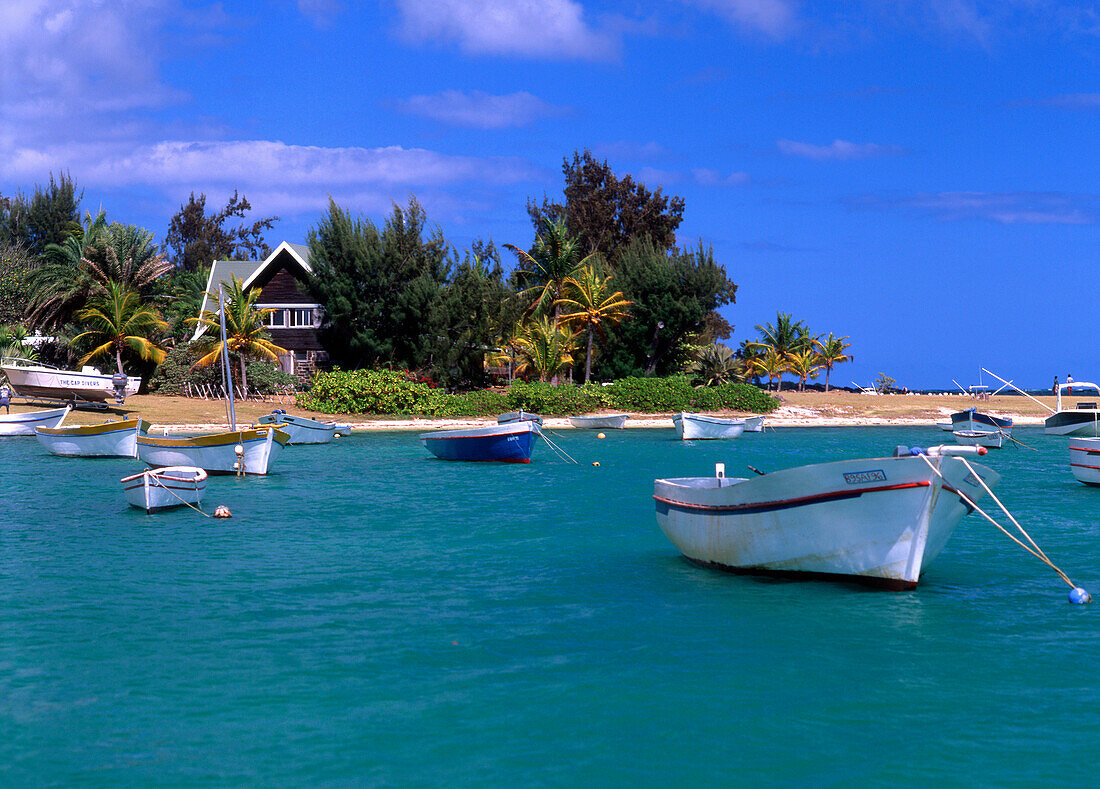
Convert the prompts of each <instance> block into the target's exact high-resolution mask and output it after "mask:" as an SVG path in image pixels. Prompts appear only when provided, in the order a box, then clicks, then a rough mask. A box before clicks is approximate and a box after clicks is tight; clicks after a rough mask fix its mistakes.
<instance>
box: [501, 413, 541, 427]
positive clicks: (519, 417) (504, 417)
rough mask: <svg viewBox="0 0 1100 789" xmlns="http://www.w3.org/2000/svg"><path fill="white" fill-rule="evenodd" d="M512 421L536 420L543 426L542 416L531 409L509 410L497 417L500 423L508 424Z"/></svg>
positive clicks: (536, 422) (537, 423) (535, 421)
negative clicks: (533, 412)
mask: <svg viewBox="0 0 1100 789" xmlns="http://www.w3.org/2000/svg"><path fill="white" fill-rule="evenodd" d="M512 422H534V423H535V424H536V425H538V426H539V427H542V417H541V416H539V415H538V414H532V413H531V412H530V411H523V410H520V411H509V412H508V413H507V414H501V415H500V416H498V417H497V424H498V425H508V424H511V423H512Z"/></svg>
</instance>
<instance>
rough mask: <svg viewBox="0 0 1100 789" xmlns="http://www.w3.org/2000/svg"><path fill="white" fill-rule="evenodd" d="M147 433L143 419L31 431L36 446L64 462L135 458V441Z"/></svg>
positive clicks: (42, 428) (38, 428)
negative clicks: (140, 435) (76, 459)
mask: <svg viewBox="0 0 1100 789" xmlns="http://www.w3.org/2000/svg"><path fill="white" fill-rule="evenodd" d="M148 432H149V423H148V422H146V421H145V420H143V419H127V420H124V421H123V420H119V421H115V422H104V423H103V424H100V425H72V426H70V427H36V428H35V429H34V435H35V438H37V439H38V443H39V444H41V445H42V446H44V447H45V448H46V449H47V450H48V451H49V452H50V453H51V454H54V455H59V456H61V457H67V458H77V457H80V458H136V457H137V437H138V435H139V434H144V433H148Z"/></svg>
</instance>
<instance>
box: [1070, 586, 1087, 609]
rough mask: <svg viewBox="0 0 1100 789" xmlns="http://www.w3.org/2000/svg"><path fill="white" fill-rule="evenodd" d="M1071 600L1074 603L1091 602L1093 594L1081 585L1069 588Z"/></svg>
mask: <svg viewBox="0 0 1100 789" xmlns="http://www.w3.org/2000/svg"><path fill="white" fill-rule="evenodd" d="M1069 601H1070V602H1071V603H1073V604H1074V605H1082V604H1083V603H1091V602H1092V595H1090V594H1089V593H1088V591H1086V590H1085V589H1082V588H1081V587H1080V586H1075V587H1073V588H1072V589H1070V590H1069Z"/></svg>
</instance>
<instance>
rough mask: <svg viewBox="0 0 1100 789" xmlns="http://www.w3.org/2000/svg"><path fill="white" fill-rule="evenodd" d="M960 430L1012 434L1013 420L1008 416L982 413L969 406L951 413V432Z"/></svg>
mask: <svg viewBox="0 0 1100 789" xmlns="http://www.w3.org/2000/svg"><path fill="white" fill-rule="evenodd" d="M958 430H969V431H976V432H979V433H996V432H1002V433H1004V434H1005V435H1011V433H1012V420H1011V419H1010V418H1008V417H1000V416H993V415H992V414H986V413H982V412H981V411H979V410H978V409H977V408H967V409H966V410H964V411H959V412H958V413H955V414H952V415H951V432H955V431H958Z"/></svg>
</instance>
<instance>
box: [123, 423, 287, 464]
mask: <svg viewBox="0 0 1100 789" xmlns="http://www.w3.org/2000/svg"><path fill="white" fill-rule="evenodd" d="M289 441H290V436H288V435H287V434H286V433H284V432H283V431H282V430H279V429H278V428H276V427H272V426H265V427H261V428H257V429H254V430H236V431H231V432H228V433H215V434H213V435H208V436H195V437H193V438H167V437H165V438H161V437H158V436H138V438H137V447H138V457H139V458H141V459H142V461H143V462H145V463H147V464H148V465H150V466H152V467H154V468H162V467H166V466H195V467H197V468H201V469H203V470H205V471H206V472H207V473H209V474H238V473H241V474H248V475H253V476H263V475H265V474H267V473H268V470H269V469H270V467H271V464H272V463H274V462H275V459H276V458H277V457H278V456H279V453H280V452H281V451H282V449H283V447H284V446H286V444H287V443H288V442H289ZM237 444H240V445H241V447H242V448H243V449H244V453H243V455H242V456H241V460H242V461H243V463H244V468H243V469H238V468H237V467H236V466H237V464H238V458H237V453H236V452H235V451H234V448H235V447H236V445H237Z"/></svg>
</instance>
